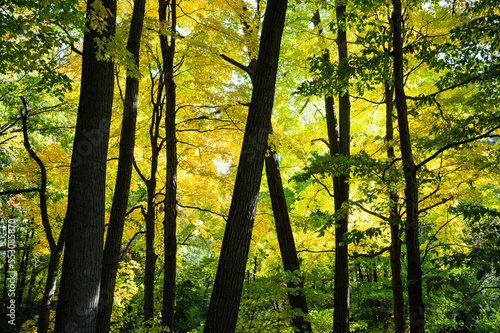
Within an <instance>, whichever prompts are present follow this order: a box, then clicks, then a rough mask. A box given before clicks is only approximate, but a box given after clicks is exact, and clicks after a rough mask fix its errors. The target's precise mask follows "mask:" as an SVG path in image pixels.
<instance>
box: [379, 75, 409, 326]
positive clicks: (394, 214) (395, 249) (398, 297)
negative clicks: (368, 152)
mask: <svg viewBox="0 0 500 333" xmlns="http://www.w3.org/2000/svg"><path fill="white" fill-rule="evenodd" d="M384 86H385V87H384V88H385V106H386V125H385V142H386V143H387V145H388V148H387V157H388V158H389V160H394V159H395V158H396V154H395V152H394V145H393V144H394V124H393V117H392V111H393V109H394V102H393V96H394V90H393V89H392V88H391V87H390V86H389V83H388V82H387V81H386V82H385V83H384ZM394 182H395V180H393V176H392V173H391V172H389V181H388V186H389V188H391V187H392V186H393V184H394ZM398 201H399V195H398V192H396V191H395V190H391V192H390V193H389V202H390V210H389V223H390V227H391V272H392V298H393V303H394V329H395V332H396V333H403V332H406V320H405V300H404V295H403V290H404V289H403V270H402V268H401V227H400V225H399V223H397V221H399V220H400V218H401V216H400V214H399V210H398Z"/></svg>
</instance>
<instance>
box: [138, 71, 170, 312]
mask: <svg viewBox="0 0 500 333" xmlns="http://www.w3.org/2000/svg"><path fill="white" fill-rule="evenodd" d="M164 86H165V81H164V73H163V71H161V72H160V75H159V79H158V89H157V90H156V96H154V94H155V92H154V82H153V83H152V85H151V90H152V93H151V95H152V96H154V98H152V101H151V102H152V104H153V114H152V117H151V125H150V127H149V140H150V144H151V166H150V177H149V179H146V178H145V177H144V176H143V175H142V174H141V178H142V179H143V181H144V182H145V184H146V186H147V192H148V200H147V212H146V218H145V220H146V267H145V272H144V305H143V309H144V320H146V321H147V320H150V319H151V318H153V315H154V279H155V265H156V259H157V257H158V256H157V255H156V252H155V219H156V211H155V207H156V183H157V178H158V157H159V154H160V150H161V148H162V142H161V141H160V143H159V140H160V124H161V119H162V117H163V99H164V96H163V88H164ZM137 171H138V172H139V170H138V169H137Z"/></svg>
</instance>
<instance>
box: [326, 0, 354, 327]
mask: <svg viewBox="0 0 500 333" xmlns="http://www.w3.org/2000/svg"><path fill="white" fill-rule="evenodd" d="M345 10H346V6H345V2H343V3H342V4H340V5H337V8H336V13H337V26H338V35H337V46H338V52H339V66H340V67H341V70H347V68H348V62H347V61H348V60H347V34H346V31H345V29H346V18H345ZM348 75H349V74H345V77H344V78H342V80H343V86H344V87H345V91H342V92H340V94H339V125H340V131H339V132H340V141H339V151H340V154H341V155H343V156H349V155H350V109H351V106H350V102H349V91H348V90H347V87H348V84H349V76H348ZM330 140H331V138H330ZM334 146H335V142H334ZM335 178H336V179H334V184H335V183H337V186H335V185H334V201H335V212H337V213H338V212H342V213H341V216H340V218H339V219H338V220H337V221H336V223H337V224H336V225H337V227H336V228H335V282H334V299H333V331H334V332H335V333H346V332H349V258H348V256H347V244H344V243H343V240H344V235H345V234H346V233H347V232H348V225H349V212H348V208H347V204H348V202H349V183H348V182H347V180H348V178H349V174H343V175H339V176H338V177H335ZM335 188H338V190H337V191H336V190H335Z"/></svg>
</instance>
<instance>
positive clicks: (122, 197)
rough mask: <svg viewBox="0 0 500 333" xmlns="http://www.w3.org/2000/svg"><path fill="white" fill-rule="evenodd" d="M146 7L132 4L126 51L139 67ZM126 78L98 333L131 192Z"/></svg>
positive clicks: (103, 325) (131, 129)
mask: <svg viewBox="0 0 500 333" xmlns="http://www.w3.org/2000/svg"><path fill="white" fill-rule="evenodd" d="M145 4H146V0H135V1H134V9H133V12H132V20H131V22H130V30H129V36H128V41H127V51H129V52H130V53H131V54H132V56H133V58H134V63H135V65H136V66H139V49H140V45H141V33H142V26H143V22H144V9H145ZM128 74H129V75H127V78H126V83H125V98H124V101H123V117H122V130H121V135H120V152H119V158H118V170H117V173H116V183H115V191H114V195H113V205H112V206H111V214H110V217H109V225H108V232H107V235H106V243H105V246H104V252H103V264H102V276H101V289H100V293H99V313H98V316H97V332H100V333H106V332H109V328H110V320H111V312H112V310H113V295H114V289H115V284H116V274H117V272H118V261H119V258H120V250H121V245H122V236H123V228H124V225H125V214H126V211H127V206H128V198H129V192H130V179H131V176H132V163H133V161H134V146H135V127H136V119H137V106H138V99H139V98H138V94H139V81H138V80H137V79H136V78H135V77H133V76H132V73H128Z"/></svg>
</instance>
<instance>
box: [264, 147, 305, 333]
mask: <svg viewBox="0 0 500 333" xmlns="http://www.w3.org/2000/svg"><path fill="white" fill-rule="evenodd" d="M265 161H266V175H267V183H268V186H269V193H270V195H271V204H272V207H273V214H274V221H275V223H276V233H277V236H278V243H279V246H280V251H281V258H282V260H283V268H284V269H285V271H287V272H289V273H291V274H293V275H295V277H294V278H293V279H292V281H288V282H287V288H288V289H291V291H289V292H288V300H289V302H290V307H291V308H292V310H295V311H296V310H299V311H300V312H298V313H296V312H294V313H296V314H295V315H294V317H293V321H292V325H293V327H295V329H296V331H297V332H312V328H311V323H310V322H309V321H308V320H306V319H305V317H304V316H303V315H302V314H304V315H307V314H308V312H309V311H308V309H307V300H306V296H305V295H304V293H303V288H304V282H303V277H302V276H301V274H300V266H299V259H298V258H297V252H296V249H295V241H294V239H293V232H292V226H291V224H290V217H289V216H288V207H287V205H286V198H285V192H284V190H283V183H282V182H281V174H280V169H279V161H278V154H277V153H276V151H275V150H274V149H272V147H270V148H269V149H268V153H267V155H266V159H265ZM294 281H299V282H298V283H297V282H294Z"/></svg>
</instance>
